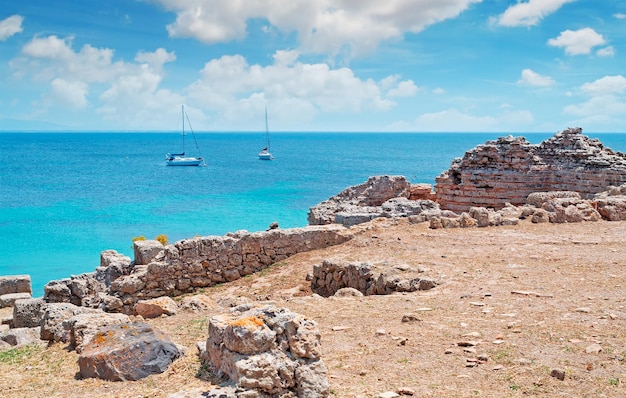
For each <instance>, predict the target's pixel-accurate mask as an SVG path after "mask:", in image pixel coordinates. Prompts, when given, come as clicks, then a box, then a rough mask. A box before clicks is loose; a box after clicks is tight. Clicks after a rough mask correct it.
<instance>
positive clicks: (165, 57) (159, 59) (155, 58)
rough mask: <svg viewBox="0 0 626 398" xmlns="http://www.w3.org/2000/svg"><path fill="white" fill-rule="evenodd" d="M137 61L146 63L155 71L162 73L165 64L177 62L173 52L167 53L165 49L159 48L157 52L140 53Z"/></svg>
mask: <svg viewBox="0 0 626 398" xmlns="http://www.w3.org/2000/svg"><path fill="white" fill-rule="evenodd" d="M135 61H137V62H140V63H146V64H148V65H149V66H150V68H152V69H153V70H157V71H160V70H161V69H163V65H164V64H165V63H167V62H174V61H176V54H174V52H173V51H172V52H167V51H166V50H165V49H164V48H158V49H157V50H156V51H155V52H143V51H142V52H139V53H138V54H137V56H136V57H135Z"/></svg>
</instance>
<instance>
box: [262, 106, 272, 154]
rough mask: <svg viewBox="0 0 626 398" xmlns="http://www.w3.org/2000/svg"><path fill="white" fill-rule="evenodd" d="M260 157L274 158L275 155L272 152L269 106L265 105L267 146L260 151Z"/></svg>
mask: <svg viewBox="0 0 626 398" xmlns="http://www.w3.org/2000/svg"><path fill="white" fill-rule="evenodd" d="M259 159H261V160H273V159H274V156H272V153H271V152H270V131H269V129H268V128H267V107H265V148H263V149H261V151H260V152H259Z"/></svg>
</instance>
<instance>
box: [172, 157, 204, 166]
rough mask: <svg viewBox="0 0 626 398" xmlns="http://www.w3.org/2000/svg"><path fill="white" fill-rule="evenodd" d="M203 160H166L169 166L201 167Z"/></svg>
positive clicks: (189, 158) (188, 158) (190, 158)
mask: <svg viewBox="0 0 626 398" xmlns="http://www.w3.org/2000/svg"><path fill="white" fill-rule="evenodd" d="M201 163H202V158H192V157H187V158H170V159H166V164H167V165H168V166H200V164H201Z"/></svg>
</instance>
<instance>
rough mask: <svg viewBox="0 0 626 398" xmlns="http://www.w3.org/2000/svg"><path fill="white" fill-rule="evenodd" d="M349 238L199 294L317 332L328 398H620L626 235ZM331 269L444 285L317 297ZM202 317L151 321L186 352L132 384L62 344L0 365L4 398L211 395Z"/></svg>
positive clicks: (416, 231)
mask: <svg viewBox="0 0 626 398" xmlns="http://www.w3.org/2000/svg"><path fill="white" fill-rule="evenodd" d="M358 228H359V230H360V231H361V232H360V233H359V235H358V236H357V237H356V238H355V239H353V240H352V241H349V242H347V243H345V244H343V245H340V246H336V247H331V248H328V249H324V250H317V251H313V252H309V253H303V254H299V255H297V256H294V257H292V258H289V259H288V260H286V261H282V262H280V263H278V264H275V265H273V266H272V267H270V268H269V269H267V270H264V271H263V272H261V273H259V274H257V275H253V276H249V277H246V278H243V279H241V280H239V281H236V282H233V283H229V284H224V285H220V286H216V287H214V288H211V289H206V290H205V291H204V292H203V293H204V294H206V295H209V296H211V297H212V298H213V299H214V300H216V301H217V300H220V299H223V298H224V297H229V296H232V297H236V296H242V297H247V298H249V299H251V300H256V301H262V300H271V301H273V302H274V303H275V304H276V305H277V306H279V307H286V308H289V309H290V310H292V311H295V312H298V313H301V314H304V315H306V316H308V317H310V318H312V319H314V320H316V321H317V323H318V325H319V329H320V331H321V334H322V346H323V351H324V354H323V357H322V358H323V360H324V363H325V364H326V366H327V368H328V377H329V382H330V386H331V397H363V398H365V397H376V396H378V394H380V393H382V392H386V391H395V392H398V391H401V392H402V391H404V392H406V393H411V392H412V393H413V394H414V395H413V396H416V397H522V396H541V397H626V245H625V244H626V222H595V223H592V222H588V223H577V224H559V225H555V224H532V223H530V222H528V221H523V222H522V223H521V224H520V225H518V226H510V227H490V228H480V229H479V228H470V229H439V230H431V229H429V228H428V225H427V224H409V223H408V222H407V221H405V220H402V221H391V220H383V221H380V220H375V221H374V222H372V223H370V224H368V225H367V226H361V227H358ZM330 258H333V259H341V260H344V261H373V262H383V261H385V262H387V263H388V264H390V265H393V264H408V265H410V266H411V267H414V268H417V267H421V268H422V269H423V270H424V271H425V272H424V275H425V276H427V277H432V278H436V279H438V280H439V281H440V282H441V284H440V285H439V286H437V287H436V288H434V289H432V290H429V291H423V292H415V293H401V294H392V295H388V296H368V297H361V298H321V297H319V296H316V295H313V294H312V293H311V290H310V285H309V282H307V281H306V275H307V273H310V272H311V270H312V267H313V266H314V265H315V264H318V263H320V262H321V261H322V260H323V259H330ZM213 313H214V312H213ZM211 315H212V313H209V312H207V313H191V312H179V314H178V315H176V316H172V317H169V318H159V319H155V320H149V321H148V322H149V323H151V324H153V325H155V326H156V327H158V328H160V329H161V330H163V331H165V332H166V333H167V334H168V335H169V336H170V337H171V338H172V340H174V341H175V342H176V343H178V344H181V345H183V346H185V347H187V349H188V351H187V355H186V356H185V357H184V358H183V359H180V360H178V361H177V362H175V363H174V364H173V365H172V366H171V367H170V368H169V369H168V370H167V371H166V372H165V373H163V374H160V375H153V376H150V377H148V378H146V379H143V380H140V381H136V382H106V381H101V380H95V379H88V380H80V379H78V378H77V377H76V374H77V371H78V366H77V354H76V353H75V352H70V351H68V350H67V347H66V346H64V345H63V344H56V345H53V346H51V347H48V348H36V347H29V348H26V349H21V350H12V351H9V352H8V353H6V352H5V353H4V354H0V395H1V396H2V397H167V396H168V395H169V394H171V393H173V392H176V391H180V390H184V389H190V388H194V387H201V386H205V387H206V386H208V385H209V382H208V381H206V379H207V373H206V371H205V369H204V368H202V367H201V364H200V362H199V361H198V358H197V355H196V352H197V350H196V348H195V344H196V342H197V341H203V340H206V338H207V319H208V318H209V317H210V316H211ZM405 315H409V316H411V317H410V318H412V319H414V320H413V321H410V322H403V321H402V319H403V317H404V316H405ZM553 371H561V372H563V374H564V380H560V379H559V378H557V377H553V376H551V373H552V372H553Z"/></svg>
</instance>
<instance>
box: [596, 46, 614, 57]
mask: <svg viewBox="0 0 626 398" xmlns="http://www.w3.org/2000/svg"><path fill="white" fill-rule="evenodd" d="M596 55H597V56H598V57H612V56H614V55H615V49H614V48H613V46H608V47H604V48H601V49H599V50H598V51H596Z"/></svg>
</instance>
